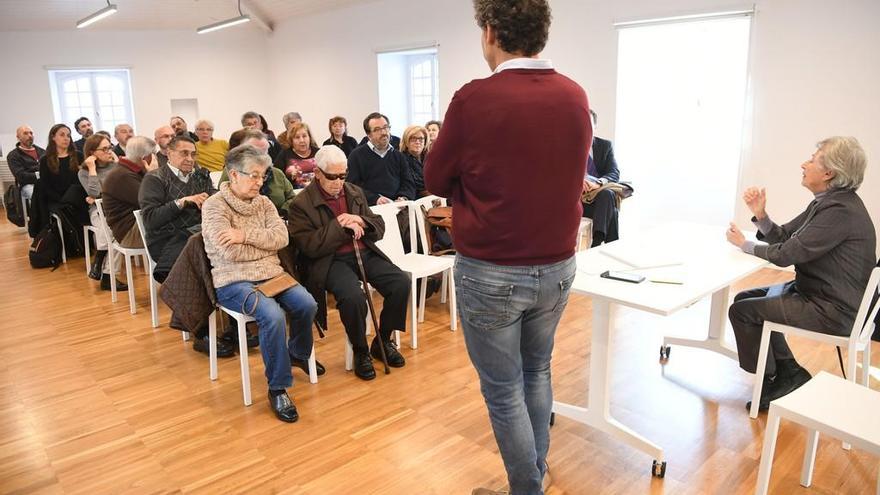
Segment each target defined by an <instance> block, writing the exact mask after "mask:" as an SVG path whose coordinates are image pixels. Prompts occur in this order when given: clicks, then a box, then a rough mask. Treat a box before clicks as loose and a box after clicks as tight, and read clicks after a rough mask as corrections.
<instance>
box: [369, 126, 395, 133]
mask: <svg viewBox="0 0 880 495" xmlns="http://www.w3.org/2000/svg"><path fill="white" fill-rule="evenodd" d="M390 130H391V126H390V125H385V126H383V127H373V128H372V129H370V132H380V131H390Z"/></svg>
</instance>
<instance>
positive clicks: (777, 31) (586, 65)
mask: <svg viewBox="0 0 880 495" xmlns="http://www.w3.org/2000/svg"><path fill="white" fill-rule="evenodd" d="M755 4H756V9H757V14H756V15H755V18H754V24H753V39H752V48H751V59H750V85H751V89H750V102H749V107H748V108H747V114H748V115H750V117H751V120H750V121H749V125H748V126H747V129H746V135H745V136H744V153H743V168H742V171H741V179H740V184H739V188H738V191H742V189H744V187H746V186H747V185H752V184H756V185H758V184H759V185H763V186H765V187H767V188H768V195H769V206H768V207H769V209H770V212H771V215H773V216H774V218H776V219H778V220H787V219H788V218H791V217H792V216H794V215H795V214H797V213H799V212H800V211H801V210H802V209H803V208H804V207H805V205H806V204H807V203H808V202H809V200H810V194H809V192H808V191H806V190H805V189H804V188H803V187H802V186H800V169H799V165H800V163H801V162H802V161H803V160H805V159H806V158H808V157H809V155H810V153H811V152H812V150H813V145H814V144H815V142H816V141H818V140H819V139H822V138H824V137H827V136H830V135H835V134H846V135H853V136H856V137H857V138H859V140H860V141H861V142H862V145H863V146H864V147H865V150H866V152H867V154H868V159H869V171H868V173H867V176H866V180H865V183H864V184H863V186H862V189H861V190H860V194H861V197H862V198H863V200H864V201H865V203H866V204H867V206H868V208H869V211H870V212H871V214H872V217H873V218H874V219H875V223H878V225H880V194H878V191H880V119H878V118H877V116H878V115H880V97H878V96H877V90H876V88H878V87H880V51H878V47H880V30H878V29H876V22H877V20H878V19H880V2H877V1H875V0H845V1H840V2H833V3H831V2H825V1H822V0H756V1H755ZM551 6H552V8H553V17H554V20H553V25H552V27H551V30H550V40H549V43H548V45H547V49H546V50H545V52H544V56H545V57H548V58H552V59H553V61H554V64H555V65H556V67H557V68H558V69H559V70H560V71H561V72H563V73H565V74H567V75H569V76H570V77H572V78H573V79H575V80H576V81H578V82H579V83H580V84H581V85H582V86H584V88H585V89H586V90H587V93H588V95H589V97H590V101H591V105H592V106H593V107H594V108H595V109H596V110H597V111H598V112H599V114H600V124H599V127H600V134H601V135H603V136H608V137H611V138H613V135H614V125H615V121H614V113H615V105H616V73H617V31H616V30H615V29H614V27H613V25H612V24H613V22H615V21H620V20H633V19H639V18H656V17H665V16H669V15H677V14H684V13H700V12H702V13H705V12H715V11H721V10H729V9H730V7H732V6H733V7H735V8H742V7H750V6H751V2H748V3H742V4H736V3H734V4H733V5H731V1H730V0H666V1H664V2H662V3H661V2H655V1H653V0H617V1H614V2H608V1H602V0H551ZM479 34H480V32H479V29H478V28H477V27H476V25H475V23H474V21H473V12H472V3H471V1H470V0H444V1H443V2H437V1H435V0H384V1H382V2H377V3H373V4H370V5H366V6H355V7H350V8H347V9H343V10H338V11H333V12H329V13H325V14H319V15H315V16H310V17H308V18H305V19H301V20H291V21H286V22H282V23H280V25H279V26H277V29H276V32H275V34H274V35H273V36H272V38H271V39H270V41H269V51H270V52H271V53H275V54H280V53H284V52H285V51H286V50H288V48H287V47H289V46H292V45H293V43H294V42H295V41H296V42H297V43H298V44H299V47H300V48H301V50H298V51H297V52H300V51H302V52H307V53H309V55H310V58H309V59H308V61H306V60H300V62H301V63H299V64H294V63H292V62H291V63H285V64H273V66H272V72H271V76H270V80H271V81H272V82H273V84H274V86H273V88H272V93H273V95H274V100H273V101H274V102H276V103H278V104H279V105H281V106H282V107H283V108H285V109H287V108H290V109H291V110H299V111H301V112H302V113H303V114H304V116H305V118H306V120H307V121H309V122H314V127H316V128H323V125H324V122H325V121H326V119H327V118H329V116H330V115H333V114H336V113H339V114H341V115H344V116H346V117H347V118H348V119H349V124H350V125H349V127H350V128H351V129H352V132H351V133H352V134H355V135H357V136H358V137H360V135H362V134H361V130H360V120H361V119H362V118H363V116H365V115H366V114H367V113H369V112H371V111H373V110H375V109H376V107H377V106H378V96H377V94H378V91H377V84H376V80H377V75H376V56H375V53H374V51H375V50H376V49H381V48H386V47H394V46H407V45H412V44H419V43H421V42H425V41H437V42H438V43H439V45H440V46H439V58H440V104H441V107H442V108H444V109H445V107H446V106H447V105H448V103H449V100H450V99H451V97H452V95H453V93H454V91H455V90H456V89H457V88H458V87H460V86H461V85H462V84H464V83H465V82H467V81H469V80H471V79H474V78H480V77H486V76H487V75H488V68H487V67H486V65H485V62H483V59H482V54H481V52H480V43H479ZM297 40H299V41H297ZM297 52H294V53H297ZM646 83H648V84H650V81H646ZM669 111H671V112H672V111H675V109H674V108H670V109H669ZM441 115H442V112H441ZM658 132H665V133H668V134H669V148H668V149H665V150H658V153H670V154H672V155H674V153H675V147H676V146H686V141H687V136H678V135H676V134H675V132H674V130H670V129H658ZM707 159H711V157H707ZM620 165H621V168H622V173H623V174H624V176H625V174H626V164H625V163H621V164H620ZM680 172H681V173H687V171H680ZM637 186H638V187H650V184H639V185H637ZM682 194H686V192H684V191H683V192H682ZM731 200H734V198H732V199H731ZM735 200H736V201H737V215H736V220H737V221H738V222H739V223H740V224H742V225H745V224H746V223H747V220H748V214H747V212H746V210H745V208H744V207H743V206H742V204H741V201H740V200H739V199H738V198H737V199H735ZM695 207H698V205H695ZM670 213H671V214H686V212H670Z"/></svg>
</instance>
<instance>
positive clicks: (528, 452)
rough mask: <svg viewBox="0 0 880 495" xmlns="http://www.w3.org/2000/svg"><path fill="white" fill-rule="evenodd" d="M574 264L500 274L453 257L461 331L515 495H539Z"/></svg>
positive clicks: (496, 267) (500, 268)
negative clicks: (559, 335) (554, 358)
mask: <svg viewBox="0 0 880 495" xmlns="http://www.w3.org/2000/svg"><path fill="white" fill-rule="evenodd" d="M575 270H576V264H575V259H574V257H572V258H569V259H567V260H564V261H560V262H558V263H553V264H549V265H538V266H503V265H495V264H492V263H487V262H484V261H480V260H475V259H471V258H467V257H464V256H461V255H458V256H457V257H456V260H455V288H456V295H457V297H458V309H459V313H460V315H461V326H462V328H463V329H464V337H465V342H466V344H467V350H468V355H469V356H470V358H471V362H472V363H473V364H474V367H475V368H476V369H477V373H478V374H479V376H480V390H481V391H482V393H483V398H484V399H485V401H486V406H487V408H488V409H489V419H490V421H491V423H492V429H493V430H494V432H495V440H496V442H497V443H498V449H499V451H500V452H501V457H502V459H503V460H504V467H505V469H506V470H507V477H508V481H509V482H510V489H511V493H512V494H534V493H541V480H542V479H543V477H544V471H545V469H546V464H545V459H546V457H547V451H548V449H549V447H550V411H551V408H552V406H553V390H552V388H551V383H550V357H551V354H552V352H553V339H554V335H555V333H556V326H557V324H558V323H559V319H560V317H561V316H562V311H563V310H564V309H565V305H566V304H567V302H568V294H569V291H570V289H571V284H572V281H573V280H574V276H575Z"/></svg>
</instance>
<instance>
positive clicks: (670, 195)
mask: <svg viewBox="0 0 880 495" xmlns="http://www.w3.org/2000/svg"><path fill="white" fill-rule="evenodd" d="M750 27H751V17H750V16H738V17H727V18H718V19H711V20H710V19H700V20H695V21H688V22H675V23H663V24H654V25H645V26H640V27H627V28H623V29H620V31H619V46H618V73H617V115H616V117H617V122H616V124H617V127H616V133H615V138H616V141H615V151H616V154H617V158H618V163H619V164H620V170H621V174H622V175H623V176H625V177H623V178H624V179H626V180H632V181H633V185H634V186H635V189H636V196H634V197H633V200H632V201H633V202H632V203H631V204H624V207H623V208H624V213H622V214H621V230H622V231H625V230H626V229H627V228H637V227H638V225H639V224H642V225H650V224H653V223H656V222H668V221H674V220H676V219H681V218H682V217H686V218H687V219H688V221H692V222H695V223H703V224H712V225H727V222H729V221H730V220H731V219H733V214H734V208H735V206H736V189H737V182H738V180H739V171H740V152H741V149H742V135H743V124H744V115H745V103H746V90H747V76H748V52H749V30H750ZM597 111H598V113H599V124H598V134H599V136H602V135H603V134H602V130H603V129H602V109H601V108H599V109H597ZM606 120H607V119H606ZM685 236H686V235H685Z"/></svg>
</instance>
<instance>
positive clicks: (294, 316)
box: [217, 281, 318, 390]
mask: <svg viewBox="0 0 880 495" xmlns="http://www.w3.org/2000/svg"><path fill="white" fill-rule="evenodd" d="M259 283H260V281H257V282H234V283H231V284H229V285H226V286H223V287H219V288H218V289H217V302H219V303H220V305H221V306H223V307H225V308H229V309H231V310H233V311H237V312H239V313H242V312H243V311H242V302H244V299H245V298H246V297H247V299H248V301H247V308H248V310H250V308H251V306H253V304H254V295H251V296H250V297H248V294H250V293H251V291H252V290H253V288H254V285H257V284H259ZM285 311H286V312H287V313H289V314H290V316H291V322H290V339H289V340H288V337H287V318H286V314H285ZM317 311H318V305H317V303H315V299H314V298H312V296H311V294H309V292H308V291H307V290H306V289H305V288H304V287H303V286H302V285H296V286H294V287H292V288H290V289H287V290H286V291H284V292H282V293H281V294H278V295H276V296H275V297H274V298H273V297H266V296H264V295H262V294H259V298H258V303H257V308H256V311H254V314H253V315H252V316H253V317H254V319H256V320H257V327H259V329H260V353H261V354H262V355H263V364H264V365H265V367H266V379H267V380H269V390H283V389H286V388H288V387H290V386H291V385H292V384H293V374H292V373H291V372H290V359H291V358H295V359H301V360H307V359H309V356H311V354H312V343H313V342H314V341H313V337H312V322H313V321H314V319H315V313H316V312H317Z"/></svg>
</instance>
